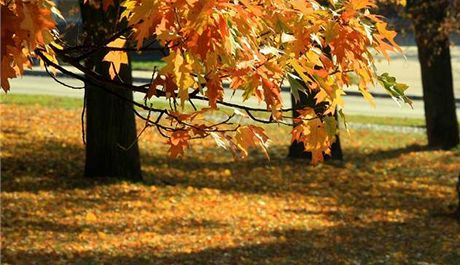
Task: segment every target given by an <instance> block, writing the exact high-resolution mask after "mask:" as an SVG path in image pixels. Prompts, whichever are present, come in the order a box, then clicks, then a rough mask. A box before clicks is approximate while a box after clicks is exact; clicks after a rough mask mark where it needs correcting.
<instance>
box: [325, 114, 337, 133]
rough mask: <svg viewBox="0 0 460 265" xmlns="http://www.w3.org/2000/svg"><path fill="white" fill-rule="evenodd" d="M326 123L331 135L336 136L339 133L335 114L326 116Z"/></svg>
mask: <svg viewBox="0 0 460 265" xmlns="http://www.w3.org/2000/svg"><path fill="white" fill-rule="evenodd" d="M323 120H324V123H325V124H326V132H327V134H328V135H329V136H334V135H336V134H337V120H336V119H335V117H334V116H326V117H324V119H323Z"/></svg>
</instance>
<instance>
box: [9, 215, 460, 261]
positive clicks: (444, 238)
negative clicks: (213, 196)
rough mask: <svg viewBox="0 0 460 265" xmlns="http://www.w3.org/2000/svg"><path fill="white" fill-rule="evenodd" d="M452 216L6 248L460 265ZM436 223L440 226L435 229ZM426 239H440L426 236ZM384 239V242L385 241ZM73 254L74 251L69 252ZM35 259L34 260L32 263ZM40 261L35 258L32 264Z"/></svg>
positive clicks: (45, 257)
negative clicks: (127, 242)
mask: <svg viewBox="0 0 460 265" xmlns="http://www.w3.org/2000/svg"><path fill="white" fill-rule="evenodd" d="M449 222H452V221H451V220H444V219H443V220H435V221H433V220H429V219H414V220H407V222H373V223H369V224H368V225H366V227H361V226H351V225H345V226H340V225H339V226H336V227H332V228H329V229H322V230H314V229H312V230H302V229H287V230H272V231H264V232H261V234H260V236H261V237H265V238H268V239H269V240H267V241H266V242H263V243H258V244H257V243H249V244H247V245H239V246H235V247H221V248H204V249H197V250H193V251H192V252H191V253H185V252H174V253H170V254H167V255H164V256H160V255H159V254H158V253H156V252H155V250H154V249H150V248H146V249H137V251H132V250H130V251H129V252H130V253H137V254H136V255H113V254H111V253H110V252H100V251H79V252H73V253H68V254H63V253H59V252H49V253H44V252H28V251H23V250H8V249H2V252H3V255H4V261H5V262H12V261H15V263H14V264H43V263H41V262H46V263H47V264H53V262H56V263H58V262H65V263H67V264H216V265H217V264H280V265H281V264H439V263H442V264H452V265H453V264H458V263H459V262H460V252H458V249H456V247H460V243H459V242H458V241H457V243H453V244H452V243H450V244H451V245H450V248H447V249H446V247H445V244H446V243H447V242H455V240H456V236H457V235H456V234H445V233H442V231H440V230H439V229H440V228H441V227H442V226H443V225H448V224H449ZM433 228H435V229H433ZM427 238H433V239H434V238H436V240H430V241H427V240H426V239H427ZM382 242H384V243H385V244H382ZM70 254H71V255H70ZM31 261H32V263H30V262H31ZM33 262H36V263H33Z"/></svg>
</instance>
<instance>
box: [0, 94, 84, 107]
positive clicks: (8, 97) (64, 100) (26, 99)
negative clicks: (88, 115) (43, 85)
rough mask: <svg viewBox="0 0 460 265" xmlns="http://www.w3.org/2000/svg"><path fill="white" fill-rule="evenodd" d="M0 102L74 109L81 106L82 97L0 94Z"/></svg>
mask: <svg viewBox="0 0 460 265" xmlns="http://www.w3.org/2000/svg"><path fill="white" fill-rule="evenodd" d="M0 103H2V104H15V105H38V106H44V107H50V108H65V109H75V108H81V107H82V106H83V101H82V99H79V98H71V97H56V96H45V95H21V94H3V93H2V94H1V95H0Z"/></svg>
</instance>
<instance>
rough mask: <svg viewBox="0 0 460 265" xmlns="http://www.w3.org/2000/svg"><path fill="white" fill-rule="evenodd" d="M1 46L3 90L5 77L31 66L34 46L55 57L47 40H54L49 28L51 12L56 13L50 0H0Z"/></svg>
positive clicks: (6, 81)
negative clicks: (0, 18)
mask: <svg viewBox="0 0 460 265" xmlns="http://www.w3.org/2000/svg"><path fill="white" fill-rule="evenodd" d="M0 4H1V10H2V11H1V12H2V14H1V16H2V21H1V24H2V29H1V30H2V38H1V41H2V45H1V46H2V47H1V58H2V59H1V60H2V61H1V71H0V72H1V83H2V88H3V90H4V91H5V92H6V91H8V90H9V89H10V84H9V82H8V79H10V78H15V77H18V76H21V75H22V73H23V72H24V67H30V66H31V62H30V60H31V58H32V57H36V55H35V54H34V50H35V49H36V48H42V49H44V50H45V51H46V52H44V55H45V56H47V57H48V58H49V59H50V60H52V61H56V60H55V58H54V52H53V51H52V50H51V49H50V48H49V46H48V44H50V43H51V42H53V41H54V37H53V34H52V30H53V29H54V28H55V26H56V24H55V22H54V19H53V16H52V14H53V13H54V14H56V15H59V12H58V11H57V9H56V8H55V4H54V2H53V1H51V0H32V1H22V0H21V1H16V0H1V1H0Z"/></svg>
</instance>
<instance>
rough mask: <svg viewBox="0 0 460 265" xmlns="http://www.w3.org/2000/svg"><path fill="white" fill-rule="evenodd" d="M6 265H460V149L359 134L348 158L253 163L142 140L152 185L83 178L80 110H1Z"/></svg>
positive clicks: (255, 159)
mask: <svg viewBox="0 0 460 265" xmlns="http://www.w3.org/2000/svg"><path fill="white" fill-rule="evenodd" d="M0 115H1V135H0V137H1V138H0V140H1V144H2V148H1V160H2V161H1V162H2V171H1V177H2V179H1V184H2V187H1V188H2V191H1V203H2V213H1V217H2V220H1V221H2V236H1V238H2V242H1V243H2V253H1V255H2V263H5V264H460V223H458V222H457V221H455V220H453V219H452V218H450V217H448V216H447V213H448V212H449V210H450V208H452V205H453V204H454V203H455V193H454V190H455V189H454V186H455V180H456V179H455V177H456V175H458V172H459V170H460V153H459V152H458V151H431V150H427V149H426V148H424V144H425V143H426V140H425V138H424V136H423V135H421V134H391V133H388V132H385V133H382V132H372V131H353V132H352V133H351V136H344V138H343V139H342V140H343V148H344V151H345V159H346V162H343V163H337V162H329V163H326V164H323V165H320V166H317V167H312V166H310V165H309V164H308V163H305V162H303V161H288V160H286V159H285V156H286V151H287V145H288V143H289V136H288V129H287V128H282V127H281V128H278V127H276V126H273V127H270V128H269V134H270V135H271V136H272V138H273V144H272V147H271V149H270V150H271V161H267V160H266V159H265V158H264V157H263V156H262V155H261V154H258V153H254V154H253V155H252V156H251V158H250V159H248V160H245V161H240V162H235V161H233V160H232V158H231V155H230V154H227V153H225V151H223V150H220V149H217V148H215V147H214V145H213V143H212V142H211V141H210V140H209V141H208V140H205V141H202V142H200V143H196V144H195V146H194V147H193V148H192V149H191V150H189V151H188V153H187V156H186V157H185V158H184V159H181V160H170V159H168V158H167V156H166V150H167V146H166V145H164V144H163V143H164V140H163V139H161V138H159V137H158V135H157V134H156V133H155V132H153V131H151V132H149V133H147V134H145V135H144V136H143V137H142V138H141V148H142V164H143V170H144V172H145V180H146V183H144V184H142V183H135V184H133V183H127V182H123V181H117V180H89V179H86V178H83V177H82V172H83V166H84V159H83V158H84V149H83V144H82V140H81V134H80V132H81V127H80V122H79V120H80V112H79V110H76V109H62V108H45V107H40V106H19V105H14V104H13V105H0Z"/></svg>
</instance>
